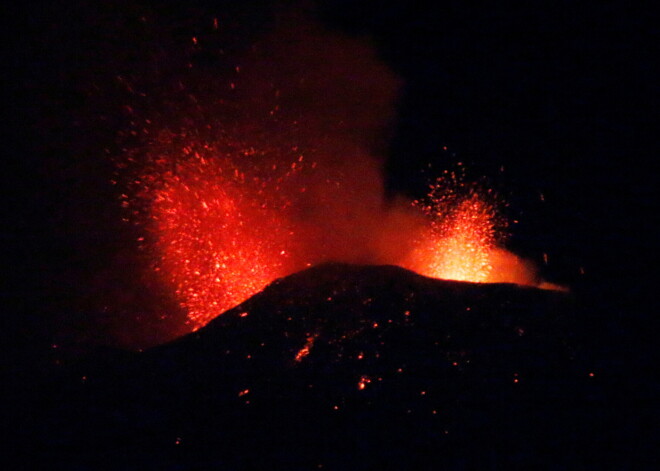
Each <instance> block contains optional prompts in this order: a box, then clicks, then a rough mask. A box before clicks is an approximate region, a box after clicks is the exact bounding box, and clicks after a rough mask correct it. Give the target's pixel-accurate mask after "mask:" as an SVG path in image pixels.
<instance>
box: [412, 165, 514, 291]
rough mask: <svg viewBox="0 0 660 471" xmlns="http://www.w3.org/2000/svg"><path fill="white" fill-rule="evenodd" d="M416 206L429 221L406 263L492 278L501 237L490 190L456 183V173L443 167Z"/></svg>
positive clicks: (441, 274)
mask: <svg viewBox="0 0 660 471" xmlns="http://www.w3.org/2000/svg"><path fill="white" fill-rule="evenodd" d="M415 206H417V207H420V208H421V210H422V211H423V212H424V214H425V216H426V217H427V221H428V223H427V226H426V227H425V228H424V231H423V232H422V233H421V235H420V236H418V238H417V240H416V241H415V248H414V250H413V251H412V253H411V254H410V256H409V258H408V260H407V262H405V263H404V265H405V266H406V267H407V268H409V269H411V270H413V271H416V272H418V273H420V274H422V275H425V276H429V277H433V278H442V279H447V280H459V281H473V282H488V281H491V275H492V270H493V266H492V263H491V257H492V254H493V250H494V249H495V247H496V243H497V242H498V239H501V238H502V234H503V230H502V226H503V220H502V218H500V217H499V216H498V213H497V211H496V204H495V200H494V197H493V196H492V194H491V193H490V192H488V191H485V192H483V191H480V190H479V189H478V188H477V187H476V186H469V185H465V184H463V183H457V179H456V177H455V175H453V174H451V175H450V174H448V173H445V178H443V179H440V180H438V182H436V184H435V185H433V186H432V187H431V191H430V193H429V194H428V197H427V199H426V200H425V201H423V202H415Z"/></svg>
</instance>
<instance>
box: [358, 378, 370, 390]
mask: <svg viewBox="0 0 660 471" xmlns="http://www.w3.org/2000/svg"><path fill="white" fill-rule="evenodd" d="M369 383H371V378H369V377H368V376H361V377H360V381H358V389H359V390H360V391H363V390H364V389H365V388H366V387H367V384H369Z"/></svg>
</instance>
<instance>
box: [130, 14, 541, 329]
mask: <svg viewBox="0 0 660 471" xmlns="http://www.w3.org/2000/svg"><path fill="white" fill-rule="evenodd" d="M302 25H305V27H303V26H302ZM196 47H201V46H200V45H199V44H197V43H196ZM252 51H253V52H252V55H251V56H248V57H247V58H244V60H243V64H244V65H243V66H241V67H238V66H237V67H235V72H236V74H237V75H236V76H235V77H232V79H231V83H230V84H229V85H230V86H224V85H225V84H223V83H221V82H219V81H217V80H212V79H210V78H208V77H206V76H204V74H203V73H200V75H199V76H198V77H197V78H198V82H195V81H192V82H191V83H187V84H183V83H178V84H177V85H176V87H174V88H173V89H174V90H175V92H173V93H174V95H173V96H179V95H180V96H181V98H180V99H174V98H173V96H169V95H166V96H165V98H167V100H164V101H165V102H168V103H177V105H178V106H177V107H170V108H168V113H170V111H175V112H173V113H170V114H168V115H167V116H170V118H168V119H165V118H162V115H163V113H159V112H154V111H153V110H148V109H147V110H145V114H144V115H143V116H134V117H133V120H132V123H134V124H135V125H134V127H135V129H134V130H133V131H131V132H130V133H128V134H129V136H138V137H137V138H136V139H137V140H138V141H139V145H137V146H136V149H133V150H130V149H129V150H128V151H127V156H126V157H125V158H124V159H123V163H122V166H123V167H124V169H123V170H121V172H123V174H124V177H123V178H124V180H127V181H129V183H128V185H127V186H128V188H127V189H126V190H125V193H124V194H123V195H122V199H123V204H124V206H125V207H127V208H128V210H129V211H130V216H129V217H128V218H127V219H129V220H132V221H134V222H135V224H136V225H137V226H139V227H140V228H142V229H141V231H142V233H143V234H144V235H143V237H140V240H141V247H142V249H143V250H144V251H145V252H146V253H148V254H149V258H150V260H152V262H151V264H150V265H151V266H150V268H151V273H152V274H153V275H154V276H155V277H156V279H157V280H158V281H159V283H161V284H162V285H163V286H164V287H165V288H166V291H168V292H169V293H171V295H172V297H173V298H174V299H175V300H176V302H177V303H178V304H179V305H180V306H181V307H182V308H183V309H184V310H185V311H186V312H187V316H188V322H187V323H188V327H189V328H190V329H193V330H194V329H197V328H199V327H202V326H203V325H205V324H206V323H207V322H209V321H210V320H211V319H213V318H214V317H216V316H217V315H219V314H221V313H223V312H224V311H226V310H228V309H230V308H232V307H234V306H236V305H238V304H240V303H241V302H242V301H244V300H246V299H247V298H249V297H250V296H252V295H254V294H256V293H257V292H259V291H261V290H262V289H263V288H264V287H265V286H266V285H268V284H269V283H271V282H272V281H274V280H275V279H277V278H279V277H283V276H286V275H289V274H291V273H293V272H295V271H298V270H301V269H303V268H306V267H308V266H310V265H313V264H318V263H323V262H344V263H362V264H384V263H386V264H394V265H400V266H403V267H405V268H408V269H411V270H413V271H416V272H418V273H420V274H423V275H427V276H431V277H435V278H445V279H454V280H464V281H474V282H490V281H509V282H516V283H522V284H536V282H535V281H534V280H533V278H534V277H533V276H529V271H528V270H526V269H523V270H520V269H518V268H519V267H520V266H522V265H521V264H520V263H518V264H516V263H511V260H514V261H515V260H517V258H516V257H515V256H513V255H511V254H509V253H508V252H506V251H505V250H504V249H502V248H498V247H499V246H500V245H501V242H502V241H503V234H505V232H506V231H505V227H506V224H505V223H504V220H503V218H501V217H500V216H499V214H498V212H497V210H496V208H497V204H498V203H497V199H496V198H495V197H494V195H493V194H492V192H490V191H489V190H487V189H483V188H481V187H478V186H476V185H467V184H464V183H462V182H461V181H459V180H460V179H457V178H456V177H455V175H454V174H450V173H445V175H443V177H442V178H441V179H439V180H438V181H437V182H436V184H435V185H434V186H433V187H432V189H431V192H430V193H429V195H428V197H427V198H426V199H425V200H423V201H418V202H415V203H413V204H410V202H408V201H405V202H402V201H403V200H402V199H399V200H397V202H396V203H392V202H391V201H388V200H387V199H386V198H385V195H384V185H383V179H382V171H381V161H380V160H379V159H378V158H376V157H374V152H373V148H374V147H378V143H379V139H380V137H382V136H381V133H382V131H384V130H386V128H387V126H388V124H389V121H390V119H391V116H392V112H391V110H392V109H393V106H392V104H393V103H394V101H395V97H396V91H397V89H398V87H399V80H398V78H396V77H395V76H393V74H392V73H391V72H390V71H389V69H388V68H387V67H386V66H385V65H384V64H382V63H381V62H380V61H379V60H378V58H377V55H376V53H375V51H374V50H373V48H372V47H371V45H370V44H368V43H363V42H361V41H359V40H354V39H349V38H345V37H341V36H337V35H334V34H332V33H328V32H327V31H325V30H323V29H322V28H321V27H319V26H318V25H315V24H313V23H305V22H304V21H302V20H299V19H296V23H295V27H294V28H286V27H284V29H282V30H280V31H279V32H278V31H275V32H274V33H273V34H272V35H271V36H270V37H269V38H268V39H267V40H266V41H264V42H263V43H261V44H260V45H258V47H255V48H253V50H252ZM319 51H324V54H322V55H320V54H319ZM239 71H240V73H239ZM239 75H240V77H239ZM328 77H332V80H329V79H328ZM196 91H200V92H201V93H203V95H204V97H205V99H203V100H202V99H199V98H197V97H196V96H195V94H194V93H196ZM328 97H333V99H332V100H328V99H327V98H328ZM131 109H132V108H131ZM152 114H153V115H155V116H156V117H158V116H161V118H160V124H158V125H157V124H155V121H154V120H152V119H151V115H152ZM179 115H180V116H179ZM147 116H148V117H149V118H147ZM140 119H141V120H142V121H141V122H139V120H140ZM142 122H143V123H146V124H144V126H145V128H144V129H143V128H142V126H143V124H141V123H142ZM381 144H382V143H381ZM125 168H130V169H132V170H125ZM497 260H499V261H500V262H501V261H502V260H505V262H507V263H499V262H498V263H499V264H496V263H495V262H496V261H497ZM514 265H515V267H517V269H518V272H517V273H516V274H515V275H511V270H510V267H513V266H514ZM523 268H524V267H523Z"/></svg>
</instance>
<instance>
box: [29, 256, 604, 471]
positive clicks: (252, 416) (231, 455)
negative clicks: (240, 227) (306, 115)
mask: <svg viewBox="0 0 660 471" xmlns="http://www.w3.org/2000/svg"><path fill="white" fill-rule="evenodd" d="M577 312H578V309H577V307H576V303H575V300H574V299H573V298H572V297H571V295H569V294H566V293H561V292H554V291H544V290H539V289H535V288H530V287H521V286H516V285H512V284H477V283H467V282H457V281H444V280H437V279H432V278H426V277H423V276H420V275H417V274H415V273H413V272H410V271H407V270H405V269H402V268H400V267H395V266H356V265H343V264H326V265H322V266H318V267H314V268H310V269H307V270H305V271H302V272H299V273H296V274H294V275H291V276H288V277H286V278H282V279H279V280H277V281H275V282H273V283H272V284H270V285H269V286H268V287H267V288H266V289H265V290H264V291H263V292H261V293H259V294H257V295H255V296H253V297H252V298H250V299H249V300H247V301H246V302H244V303H242V304H241V305H239V306H237V307H235V308H234V309H231V310H229V311H228V312H226V313H224V314H222V315H220V316H218V317H217V318H216V319H215V320H213V321H212V322H210V323H209V324H208V325H207V326H205V327H204V328H202V329H200V330H198V331H196V332H194V333H191V334H189V335H187V336H184V337H182V338H180V339H178V340H175V341H173V342H171V343H168V344H165V345H161V346H158V347H155V348H152V349H150V350H147V351H144V352H142V353H134V354H129V353H126V352H123V353H119V352H118V353H117V354H116V355H109V356H108V355H107V354H106V355H105V356H104V359H103V360H102V361H101V360H99V359H97V360H95V361H89V362H86V363H85V365H78V366H76V367H72V368H71V369H70V370H69V372H68V374H66V375H64V376H63V377H62V378H60V379H59V380H58V381H56V382H55V383H54V384H53V385H52V387H51V390H50V391H48V394H45V395H44V396H45V397H47V398H48V399H47V400H46V403H45V404H44V405H43V409H42V410H41V412H39V413H35V417H36V418H35V419H34V420H33V424H32V426H31V427H28V428H27V429H26V430H27V433H28V434H29V440H30V443H31V446H32V449H33V450H34V449H39V450H40V453H39V454H37V455H36V456H38V457H39V459H40V460H41V459H43V460H44V462H45V463H50V464H52V463H57V464H58V466H61V467H64V468H68V469H97V468H100V467H104V466H107V465H108V464H111V466H112V467H113V468H114V469H138V468H140V469H144V468H145V467H146V468H152V467H153V468H157V469H258V468H268V469H381V468H388V467H393V469H425V468H432V469H438V466H441V467H449V468H450V469H466V467H467V468H472V467H477V468H482V467H484V466H490V467H496V468H499V467H500V466H502V467H504V466H510V465H515V466H520V465H522V466H532V465H533V466H538V465H544V466H546V465H551V466H550V467H552V466H561V467H567V468H573V467H575V466H576V465H577V466H578V467H579V466H582V465H584V466H586V465H588V464H589V463H592V462H599V461H598V460H601V459H602V458H603V453H604V451H603V450H602V449H598V448H596V447H595V444H597V443H598V442H599V441H600V440H603V439H607V438H608V436H609V435H608V433H609V432H607V431H606V430H607V429H606V428H605V427H604V426H602V423H599V421H600V422H603V421H605V420H606V419H607V418H606V417H602V410H603V403H602V402H603V397H602V384H601V382H600V381H599V378H598V376H597V374H594V373H593V371H590V370H589V364H590V363H589V359H588V358H587V357H586V356H585V355H584V354H582V353H580V351H579V350H578V349H577V348H576V347H575V345H576V343H575V342H576V337H579V335H580V329H581V328H580V323H579V316H578V315H577ZM596 449H598V455H597V456H596V455H592V451H594V450H596ZM33 456H35V454H34V453H33Z"/></svg>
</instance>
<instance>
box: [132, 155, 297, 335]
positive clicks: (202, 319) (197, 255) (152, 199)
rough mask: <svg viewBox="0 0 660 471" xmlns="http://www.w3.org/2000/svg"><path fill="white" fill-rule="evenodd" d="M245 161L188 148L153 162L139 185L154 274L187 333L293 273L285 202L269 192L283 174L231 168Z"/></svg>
mask: <svg viewBox="0 0 660 471" xmlns="http://www.w3.org/2000/svg"><path fill="white" fill-rule="evenodd" d="M248 157H249V156H246V155H242V156H239V157H237V155H236V154H234V155H231V156H223V153H222V152H221V151H219V150H218V149H216V148H214V147H213V146H209V145H204V146H190V145H188V146H184V147H183V148H182V149H181V150H180V152H176V151H169V152H164V153H162V154H160V155H159V156H158V157H157V158H154V159H152V162H151V163H152V165H151V166H150V167H149V168H148V171H147V172H146V173H145V175H143V176H142V177H141V179H140V180H139V181H140V182H141V183H142V185H143V188H142V192H141V194H140V197H141V198H142V200H143V203H145V204H146V206H147V208H146V212H147V217H148V219H147V223H146V228H147V230H148V232H149V233H150V237H149V238H148V248H149V249H150V250H151V251H152V252H153V254H154V262H153V266H152V268H153V271H154V272H155V273H156V274H157V275H158V277H159V278H160V279H161V281H162V282H164V283H165V284H166V285H167V286H169V287H170V289H171V290H172V291H173V293H174V295H175V297H176V299H177V300H178V301H179V304H180V305H181V306H182V307H183V308H184V309H186V311H187V313H188V319H189V323H190V324H191V325H192V328H193V329H196V328H199V327H201V326H203V325H204V324H206V323H207V322H208V321H210V320H211V319H213V318H214V317H216V316H217V315H219V314H221V313H222V312H224V311H226V310H228V309H230V308H232V307H234V306H236V305H237V304H240V303H241V302H242V301H244V300H245V299H247V298H249V297H250V296H252V295H254V294H256V293H258V292H259V291H261V290H262V289H263V288H264V287H265V286H266V285H268V284H269V283H270V282H272V281H273V280H275V279H276V278H278V277H281V276H285V275H287V274H289V273H290V272H291V270H292V269H291V268H290V267H289V266H288V262H289V254H290V249H291V236H292V235H293V232H292V231H291V229H290V228H289V227H288V224H287V220H286V206H287V202H286V201H285V200H284V198H283V197H279V196H281V195H280V194H279V193H278V192H277V191H276V189H277V188H279V186H278V185H280V184H281V183H282V179H284V178H286V176H287V175H290V172H288V173H285V174H284V175H283V176H282V177H281V178H275V177H274V175H277V172H275V171H274V170H273V169H272V168H270V175H271V177H269V178H262V177H261V176H260V172H259V166H258V165H257V166H253V167H251V172H249V173H246V172H245V171H243V170H241V169H240V168H239V166H238V165H237V164H236V161H237V160H238V161H239V162H240V161H241V158H242V159H243V160H244V161H245V160H249V159H248ZM251 164H252V165H254V163H253V162H251Z"/></svg>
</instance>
